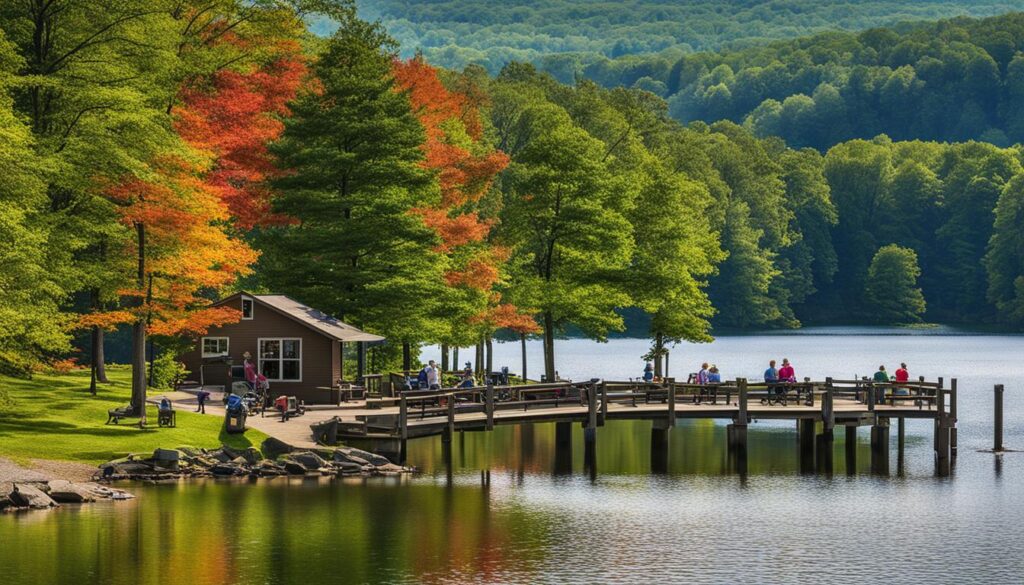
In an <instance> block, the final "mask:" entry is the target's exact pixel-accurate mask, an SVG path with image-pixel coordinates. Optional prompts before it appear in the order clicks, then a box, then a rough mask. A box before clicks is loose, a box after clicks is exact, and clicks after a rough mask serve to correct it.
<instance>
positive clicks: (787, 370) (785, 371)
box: [779, 358, 796, 382]
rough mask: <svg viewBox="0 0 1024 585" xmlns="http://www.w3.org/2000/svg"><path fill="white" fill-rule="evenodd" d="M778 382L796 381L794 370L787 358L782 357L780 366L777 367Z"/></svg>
mask: <svg viewBox="0 0 1024 585" xmlns="http://www.w3.org/2000/svg"><path fill="white" fill-rule="evenodd" d="M779 381H780V382H796V370H794V369H793V365H792V364H790V363H789V358H782V367H781V368H779Z"/></svg>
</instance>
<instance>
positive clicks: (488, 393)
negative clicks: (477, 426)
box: [484, 384, 494, 431]
mask: <svg viewBox="0 0 1024 585" xmlns="http://www.w3.org/2000/svg"><path fill="white" fill-rule="evenodd" d="M484 412H485V413H486V415H487V430H488V431H490V430H493V429H494V386H493V385H492V384H488V385H487V388H485V389H484Z"/></svg>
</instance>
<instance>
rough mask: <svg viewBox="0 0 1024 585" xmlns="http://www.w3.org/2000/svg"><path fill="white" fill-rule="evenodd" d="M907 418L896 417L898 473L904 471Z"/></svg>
mask: <svg viewBox="0 0 1024 585" xmlns="http://www.w3.org/2000/svg"><path fill="white" fill-rule="evenodd" d="M906 427H907V419H906V418H905V417H902V416H901V417H899V418H898V419H896V473H900V474H902V473H903V462H904V457H903V446H904V445H905V443H906V440H905V439H906V434H907V432H906V431H907V429H906Z"/></svg>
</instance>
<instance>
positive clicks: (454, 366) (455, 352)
mask: <svg viewBox="0 0 1024 585" xmlns="http://www.w3.org/2000/svg"><path fill="white" fill-rule="evenodd" d="M452 369H453V370H458V369H460V368H459V346H455V347H453V348H452Z"/></svg>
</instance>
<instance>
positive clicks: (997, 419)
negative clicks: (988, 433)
mask: <svg viewBox="0 0 1024 585" xmlns="http://www.w3.org/2000/svg"><path fill="white" fill-rule="evenodd" d="M994 410H995V412H994V413H993V414H994V424H993V431H994V435H995V436H994V437H993V439H994V440H993V444H992V451H994V452H996V453H999V452H1001V451H1003V385H1002V384H996V386H995V409H994Z"/></svg>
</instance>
